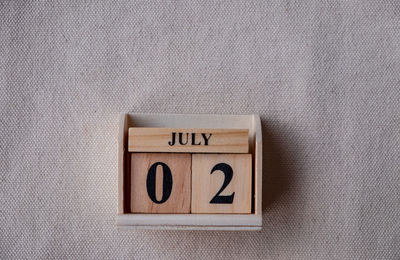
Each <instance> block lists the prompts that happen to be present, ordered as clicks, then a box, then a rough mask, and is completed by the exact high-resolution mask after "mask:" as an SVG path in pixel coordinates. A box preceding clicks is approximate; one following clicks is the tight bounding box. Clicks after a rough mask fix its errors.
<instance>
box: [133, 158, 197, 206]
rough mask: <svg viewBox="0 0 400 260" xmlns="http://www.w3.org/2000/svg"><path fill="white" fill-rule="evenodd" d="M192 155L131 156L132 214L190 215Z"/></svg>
mask: <svg viewBox="0 0 400 260" xmlns="http://www.w3.org/2000/svg"><path fill="white" fill-rule="evenodd" d="M191 161H192V158H191V154H184V153H181V154H177V153H132V154H131V186H130V187H131V191H130V193H131V197H130V198H131V202H130V204H131V212H133V213H190V203H191V166H192V165H191Z"/></svg>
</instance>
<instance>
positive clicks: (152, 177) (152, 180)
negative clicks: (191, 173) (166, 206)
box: [146, 162, 172, 204]
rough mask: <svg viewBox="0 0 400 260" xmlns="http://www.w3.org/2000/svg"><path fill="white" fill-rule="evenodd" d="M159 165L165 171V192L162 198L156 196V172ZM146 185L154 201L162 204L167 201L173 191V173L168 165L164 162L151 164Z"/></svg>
mask: <svg viewBox="0 0 400 260" xmlns="http://www.w3.org/2000/svg"><path fill="white" fill-rule="evenodd" d="M158 166H161V167H162V173H163V192H162V198H161V200H157V198H156V172H157V167H158ZM146 186H147V194H148V195H149V197H150V199H151V200H152V201H153V202H154V203H157V204H161V203H164V202H166V201H167V200H168V198H169V196H170V195H171V191H172V174H171V169H170V168H169V167H168V165H166V164H165V163H163V162H156V163H154V164H153V165H151V167H150V169H149V171H148V173H147V179H146Z"/></svg>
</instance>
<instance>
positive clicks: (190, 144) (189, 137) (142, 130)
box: [128, 127, 249, 153]
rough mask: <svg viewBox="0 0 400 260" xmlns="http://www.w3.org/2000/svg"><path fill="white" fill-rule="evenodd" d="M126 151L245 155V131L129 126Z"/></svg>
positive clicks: (247, 134) (246, 134) (246, 139)
mask: <svg viewBox="0 0 400 260" xmlns="http://www.w3.org/2000/svg"><path fill="white" fill-rule="evenodd" d="M128 151H129V152H178V153H182V152H184V153H248V152H249V130H248V129H220V128H219V129H204V128H147V127H131V128H129V137H128Z"/></svg>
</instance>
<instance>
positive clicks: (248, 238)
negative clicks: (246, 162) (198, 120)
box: [0, 0, 400, 259]
mask: <svg viewBox="0 0 400 260" xmlns="http://www.w3.org/2000/svg"><path fill="white" fill-rule="evenodd" d="M0 87H1V93H0V102H1V103H0V104H1V111H0V115H1V117H0V127H1V131H0V137H1V138H0V144H1V151H0V153H1V154H0V162H1V175H0V228H1V229H0V258H1V259H7V258H10V259H13V258H58V259H59V258H66V257H71V258H94V259H98V258H119V259H122V258H143V259H149V258H170V259H172V258H182V259H189V258H226V259H244V258H247V259H256V258H270V259H399V258H400V166H399V162H400V160H399V159H400V158H399V156H400V127H399V125H400V121H399V120H400V118H399V116H400V90H399V88H400V4H399V1H397V0H392V1H390V0H387V1H375V0H370V1H355V0H348V1H345V0H343V1H218V2H213V1H159V2H154V1H107V2H106V1H102V2H100V1H60V2H57V1H20V2H19V1H6V0H4V1H1V2H0ZM126 111H134V112H151V113H223V114H225V113H232V114H248V113H257V114H260V115H261V118H262V125H263V132H264V136H263V137H264V182H263V187H264V194H263V198H264V201H263V202H264V203H263V230H262V231H261V232H205V231H123V230H122V231H119V230H117V229H116V228H115V226H114V223H115V214H116V212H117V141H116V137H117V125H118V115H119V113H121V112H126Z"/></svg>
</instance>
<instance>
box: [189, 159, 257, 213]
mask: <svg viewBox="0 0 400 260" xmlns="http://www.w3.org/2000/svg"><path fill="white" fill-rule="evenodd" d="M251 187H252V162H251V154H193V155H192V210H191V212H192V213H251Z"/></svg>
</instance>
